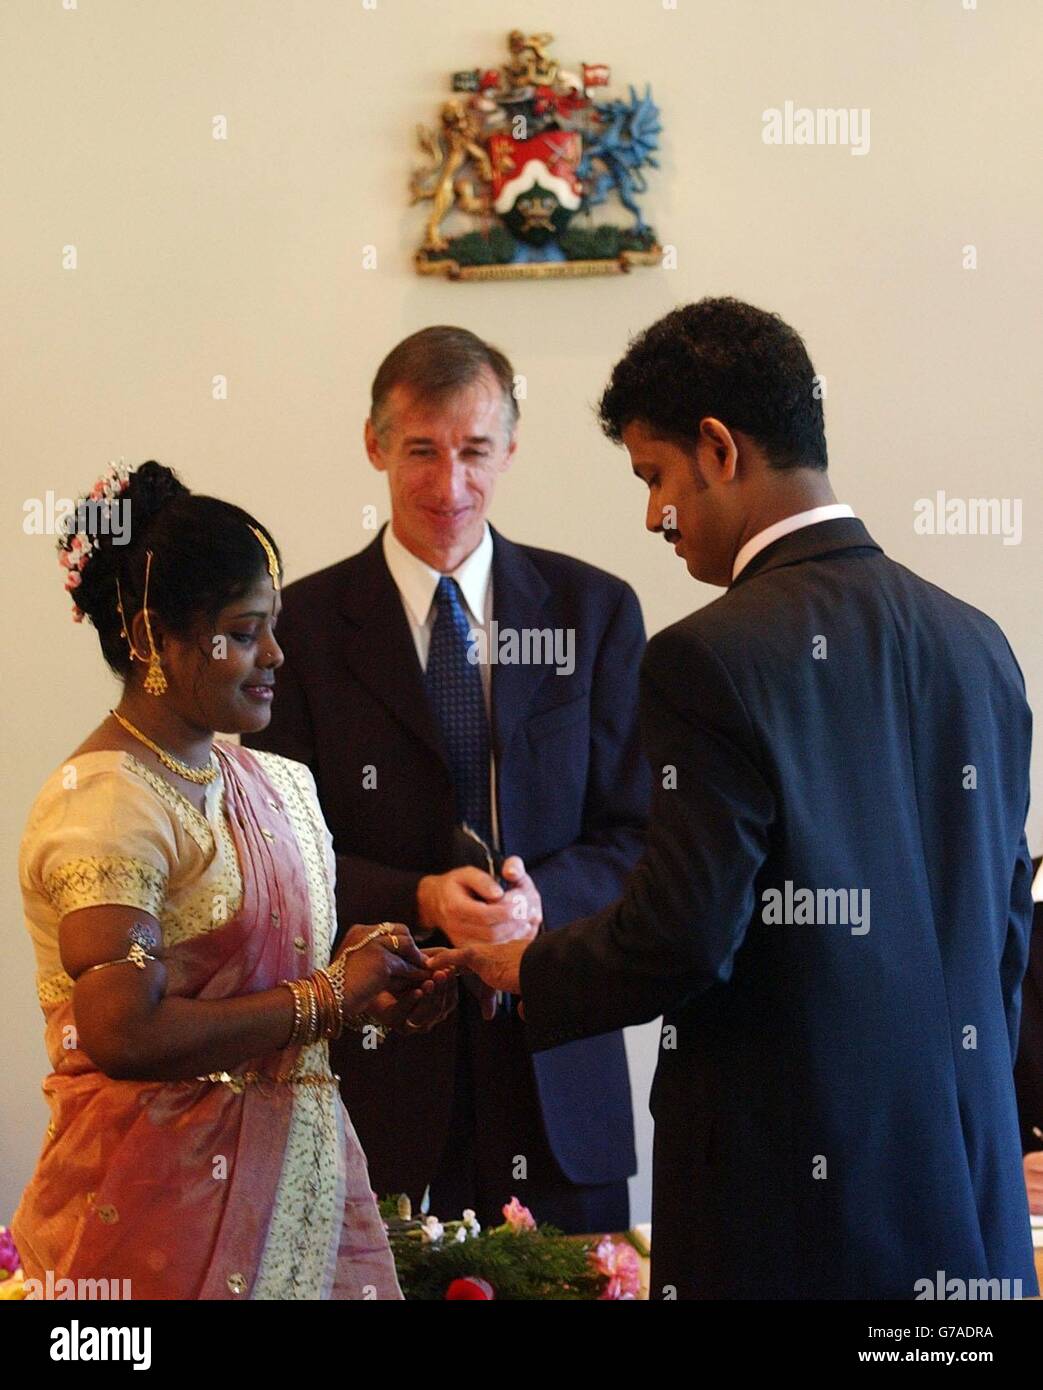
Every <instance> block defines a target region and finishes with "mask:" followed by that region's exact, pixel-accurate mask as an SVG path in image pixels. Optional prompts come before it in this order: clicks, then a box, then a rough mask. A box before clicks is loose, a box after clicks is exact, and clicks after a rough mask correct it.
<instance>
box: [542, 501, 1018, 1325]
mask: <svg viewBox="0 0 1043 1390" xmlns="http://www.w3.org/2000/svg"><path fill="white" fill-rule="evenodd" d="M821 638H825V639H826V642H827V646H826V648H825V654H826V659H816V651H817V652H818V655H819V657H821V656H822V654H823V648H822V646H821V641H820V639H821ZM642 721H643V728H644V734H645V739H646V748H647V751H648V754H649V758H650V762H651V764H652V767H653V772H654V774H655V770H656V769H660V768H663V767H664V766H672V767H673V768H674V769H676V772H675V773H670V772H668V773H667V777H666V779H665V780H666V781H667V783H668V786H667V788H664V787H663V786H662V785H661V784H662V781H663V780H664V779H662V778H659V779H658V780H657V781H656V784H655V787H656V789H655V795H654V800H653V807H652V816H651V819H650V822H649V828H648V847H647V851H646V853H645V855H644V856H643V858H642V860H641V863H640V864H639V865H638V867H637V869H636V870H635V872H634V873H633V874H632V875H631V877H630V878H629V880H628V881H627V885H626V889H625V892H624V895H623V898H622V900H621V902H620V903H618V904H617V905H615V906H613V907H611V908H608V909H607V910H605V911H603V912H601V913H600V914H599V915H597V916H595V917H594V918H593V919H592V920H587V921H583V922H577V923H572V924H571V925H569V926H567V927H565V928H563V929H562V930H560V931H557V932H553V933H551V934H550V935H549V936H547V937H546V938H543V939H538V940H536V941H535V942H533V944H532V945H531V946H530V947H529V949H528V950H527V951H526V953H525V955H524V957H523V963H522V993H523V997H524V1000H525V1009H526V1017H527V1026H528V1028H529V1031H530V1037H531V1041H532V1043H533V1045H534V1046H536V1047H550V1046H557V1045H559V1044H560V1043H561V1042H562V1041H563V1040H565V1039H568V1038H580V1037H586V1036H589V1035H590V1034H593V1033H596V1032H598V1030H599V1029H602V1028H621V1027H623V1026H624V1025H627V1024H633V1023H640V1022H643V1021H645V1020H648V1019H651V1018H654V1017H655V1016H656V1015H657V1014H659V1013H664V1014H665V1019H664V1024H665V1028H664V1035H663V1040H662V1047H661V1053H660V1061H659V1067H658V1070H657V1073H656V1078H655V1084H654V1088H653V1094H652V1110H653V1114H654V1116H655V1119H656V1138H655V1152H654V1165H653V1169H654V1171H653V1225H654V1239H653V1252H652V1260H653V1273H652V1280H653V1297H657V1296H662V1291H663V1288H664V1286H674V1287H675V1288H676V1289H677V1291H678V1296H680V1297H726V1298H747V1297H767V1298H772V1297H774V1298H897V1299H910V1298H913V1297H914V1296H915V1293H916V1292H917V1291H918V1290H915V1289H914V1285H915V1283H916V1281H917V1280H920V1279H930V1280H931V1281H934V1280H935V1277H936V1272H937V1271H938V1270H944V1271H945V1272H946V1277H947V1278H952V1277H958V1278H962V1279H965V1280H969V1279H971V1278H981V1277H986V1276H994V1277H998V1278H1001V1277H1008V1278H1011V1279H1014V1278H1020V1279H1021V1280H1022V1281H1023V1292H1024V1293H1025V1294H1026V1295H1027V1294H1031V1293H1034V1292H1035V1290H1036V1278H1035V1274H1034V1271H1033V1261H1032V1248H1031V1243H1030V1237H1029V1220H1028V1206H1027V1200H1026V1195H1025V1185H1024V1181H1023V1178H1022V1169H1021V1151H1020V1147H1019V1143H1018V1122H1017V1112H1016V1109H1015V1101H1014V1084H1013V1079H1012V1065H1013V1059H1014V1053H1015V1050H1016V1046H1017V1038H1018V1015H1019V1000H1020V991H1021V980H1022V976H1023V975H1024V973H1025V962H1026V956H1027V951H1028V936H1029V924H1030V921H1031V902H1030V891H1029V889H1030V873H1031V869H1030V863H1029V857H1028V853H1027V850H1026V845H1025V836H1024V829H1023V827H1024V825H1025V816H1026V810H1027V805H1028V789H1029V780H1028V768H1029V743H1030V731H1031V716H1030V713H1029V709H1028V706H1027V705H1026V703H1025V696H1024V688H1023V682H1022V678H1021V673H1020V671H1019V670H1018V667H1017V664H1016V662H1015V660H1014V658H1013V656H1012V654H1011V651H1010V648H1009V647H1008V645H1007V642H1006V640H1005V638H1004V636H1003V634H1002V632H1001V631H1000V630H999V628H998V627H997V626H996V624H995V623H993V622H992V621H991V620H990V619H989V618H987V617H985V616H984V614H982V613H979V612H977V611H976V610H975V609H973V608H970V607H968V605H967V604H965V603H961V602H960V601H959V600H957V599H955V598H953V597H951V596H950V595H949V594H947V593H944V592H943V591H942V590H940V589H937V588H935V587H934V585H932V584H928V583H926V582H925V581H924V580H922V579H919V578H918V577H917V576H916V575H914V574H912V573H910V571H909V570H907V569H905V568H903V566H901V565H899V564H895V563H894V562H893V561H891V560H889V559H888V558H887V557H886V556H885V555H884V554H883V552H882V551H881V550H880V548H879V546H877V545H876V544H875V543H874V542H873V540H872V539H871V538H870V536H869V535H868V533H867V532H866V529H865V527H864V526H863V525H862V523H861V522H860V521H857V520H854V519H842V520H834V521H826V522H820V523H818V524H817V525H814V526H810V527H807V528H805V529H803V530H798V531H796V532H793V533H791V534H790V535H788V536H785V537H783V538H781V539H780V540H778V541H775V542H774V543H773V544H772V545H770V546H768V547H766V548H765V549H764V550H763V551H762V552H761V553H760V554H758V555H757V556H756V557H755V558H754V559H753V560H752V561H751V563H750V564H749V566H748V567H747V568H746V569H745V570H743V572H742V573H741V574H740V575H739V578H738V580H737V581H736V582H735V583H734V584H733V585H732V587H731V588H730V589H729V590H728V591H727V592H726V593H725V594H724V595H723V596H722V597H720V598H719V599H717V600H716V601H715V602H713V603H711V604H709V605H708V606H707V607H706V608H704V609H702V610H701V611H700V612H698V613H694V614H692V615H691V616H690V617H688V618H686V619H684V620H683V621H682V622H680V623H677V624H675V625H674V626H672V627H670V628H667V629H666V630H665V631H664V632H661V633H659V634H658V635H657V636H656V637H655V638H653V639H652V641H651V642H650V643H649V645H648V649H647V653H646V656H645V659H644V662H643V665H642ZM970 765H973V766H974V768H976V777H977V786H976V789H974V790H971V789H970V788H969V786H967V785H965V784H968V783H969V782H970V780H971V777H972V775H971V774H970V773H969V772H968V771H966V769H967V768H968V767H969V766H970ZM675 778H676V789H670V787H669V784H671V783H673V782H674V779H675ZM787 881H788V882H790V883H792V884H793V885H794V888H795V889H796V888H807V887H810V888H812V889H816V890H817V889H829V888H854V889H856V890H861V891H865V890H868V891H869V893H870V899H869V902H870V917H869V926H870V930H869V931H868V933H865V934H860V935H854V934H852V931H851V927H850V926H849V925H848V926H845V925H842V924H841V922H840V921H834V924H833V925H829V924H828V914H827V909H828V904H826V903H824V904H823V910H822V912H821V913H820V916H819V920H820V921H823V922H825V923H826V924H823V925H802V924H800V922H799V921H797V922H795V923H794V924H793V925H769V924H768V923H767V922H766V921H765V920H764V919H763V917H762V913H761V909H762V906H763V904H764V902H765V900H764V898H763V897H762V894H763V893H764V892H765V890H768V889H777V890H779V891H780V892H784V891H785V884H786V883H787ZM848 901H850V900H848ZM859 902H860V900H859V899H856V900H855V905H856V911H857V910H858V906H859ZM861 902H863V903H864V899H861ZM791 915H792V914H791ZM838 915H839V914H838Z"/></svg>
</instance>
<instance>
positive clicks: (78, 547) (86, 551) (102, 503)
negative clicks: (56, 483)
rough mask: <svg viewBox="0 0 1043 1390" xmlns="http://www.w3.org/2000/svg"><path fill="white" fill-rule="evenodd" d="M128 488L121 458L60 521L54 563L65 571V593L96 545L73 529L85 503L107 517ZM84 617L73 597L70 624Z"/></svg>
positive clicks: (71, 590) (73, 585)
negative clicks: (95, 507)
mask: <svg viewBox="0 0 1043 1390" xmlns="http://www.w3.org/2000/svg"><path fill="white" fill-rule="evenodd" d="M129 486H130V469H129V468H127V467H125V466H124V463H123V460H122V459H120V461H119V463H115V462H112V461H110V463H109V466H108V468H107V469H106V470H105V472H104V473H103V474H102V475H101V477H100V478H99V479H98V481H97V482H96V483H95V484H94V486H93V487H92V488H91V490H90V492H89V493H87V495H86V497H79V498H77V500H76V503H75V505H74V506H73V509H72V511H71V512H69V513H68V514H67V515H66V516H65V518H64V519H63V521H62V524H61V526H60V527H59V531H58V563H59V564H60V565H61V566H62V567H63V568H64V569H65V570H67V571H68V573H67V574H66V576H65V589H66V592H67V593H69V594H72V593H74V592H75V590H76V589H77V588H78V587H79V584H80V572H81V571H82V569H83V567H84V565H86V563H87V561H88V560H89V559H90V558H91V554H92V552H93V551H94V549H95V547H96V542H95V541H94V539H93V538H92V537H91V536H89V535H87V534H86V533H85V532H83V531H78V530H77V529H76V528H77V525H78V524H79V518H80V517H81V516H82V515H83V514H84V512H85V511H86V510H87V509H88V504H89V503H92V502H93V503H96V504H98V507H99V508H100V511H101V513H102V514H103V515H104V516H106V517H107V515H108V511H109V508H110V507H111V506H112V504H113V502H114V501H115V500H116V499H117V498H118V497H119V496H120V494H121V493H124V492H126V490H127V488H128V487H129ZM84 616H85V615H84V613H83V611H82V609H81V608H80V607H79V605H78V604H77V602H76V600H75V598H74V599H73V601H72V617H73V622H76V623H82V622H83V619H84Z"/></svg>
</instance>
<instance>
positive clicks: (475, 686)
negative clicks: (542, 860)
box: [424, 574, 493, 849]
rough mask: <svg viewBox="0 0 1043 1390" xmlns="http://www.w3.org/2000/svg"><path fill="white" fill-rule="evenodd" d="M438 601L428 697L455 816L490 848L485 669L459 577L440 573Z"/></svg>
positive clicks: (427, 679) (426, 676) (426, 675)
mask: <svg viewBox="0 0 1043 1390" xmlns="http://www.w3.org/2000/svg"><path fill="white" fill-rule="evenodd" d="M434 602H435V605H436V614H435V622H434V627H433V628H432V631H431V645H430V648H429V649H428V653H427V670H426V671H425V673H424V682H425V685H426V686H427V696H428V699H429V700H430V701H431V708H432V709H433V710H434V713H435V717H436V719H437V720H438V723H439V726H440V728H441V730H442V737H443V739H444V740H445V746H446V751H447V753H448V754H449V766H450V768H451V769H452V774H453V786H454V788H455V791H456V812H457V816H458V817H459V819H460V820H461V821H466V822H467V824H468V825H469V826H470V827H471V829H472V830H473V831H474V832H475V834H476V835H480V836H481V838H482V839H483V840H484V841H485V843H486V845H488V846H489V848H490V849H492V847H493V829H492V811H491V802H490V796H489V757H490V745H489V720H488V717H487V715H486V712H485V696H484V694H483V691H482V673H481V668H480V667H479V665H478V663H477V662H471V661H468V659H467V653H468V650H469V648H470V647H471V642H470V640H469V633H470V631H471V624H470V622H469V621H468V617H467V614H466V612H465V611H464V605H463V602H462V599H461V595H460V586H459V585H458V584H457V582H456V580H455V579H451V578H450V577H449V576H448V575H445V574H444V575H442V577H441V579H439V581H438V588H437V589H436V591H435V598H434Z"/></svg>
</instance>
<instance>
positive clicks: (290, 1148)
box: [12, 461, 455, 1299]
mask: <svg viewBox="0 0 1043 1390" xmlns="http://www.w3.org/2000/svg"><path fill="white" fill-rule="evenodd" d="M121 509H125V516H126V514H129V519H130V522H131V523H132V524H131V526H130V528H129V539H128V535H127V534H126V528H125V527H123V528H121V527H119V526H116V525H114V524H112V523H113V522H114V521H115V520H116V516H117V513H118V511H119V510H121ZM59 558H60V560H61V562H62V564H63V566H64V567H65V569H66V572H67V578H66V588H67V589H68V590H69V591H70V592H71V594H72V596H73V599H74V612H73V616H74V618H76V619H77V620H81V619H82V618H83V617H84V616H86V617H88V618H89V619H90V621H91V622H92V624H93V625H94V627H95V628H96V629H97V632H98V636H99V639H100V642H101V648H102V653H103V655H104V657H105V659H106V661H107V662H108V664H109V666H110V667H111V668H112V669H113V671H115V672H116V673H117V675H118V676H119V677H120V678H121V679H122V682H123V690H122V695H121V698H120V701H119V704H118V706H117V708H116V709H115V710H112V711H111V712H110V714H109V716H108V717H107V718H105V719H104V720H102V722H101V723H100V724H99V725H98V727H97V728H96V729H95V730H94V731H93V732H92V733H91V734H89V735H88V737H87V738H86V739H84V741H83V742H82V743H81V744H80V746H79V747H78V748H77V749H76V750H75V752H73V753H72V754H70V755H69V756H68V757H67V758H65V759H64V760H63V762H62V764H61V766H60V767H58V768H56V769H55V770H54V771H53V772H52V773H51V775H50V777H48V779H47V780H46V782H45V783H44V785H43V787H42V788H41V790H40V792H39V795H38V796H37V798H36V801H35V802H34V804H33V807H32V809H31V811H30V814H29V819H28V823H27V826H26V830H25V834H24V838H23V840H22V845H21V851H20V856H19V874H20V881H21V889H22V896H23V902H24V908H25V916H26V922H27V925H28V929H29V932H30V935H31V937H32V941H33V946H34V949H35V952H36V960H37V989H38V993H39V999H40V1004H41V1007H42V1009H43V1013H44V1018H45V1020H46V1034H45V1037H46V1045H47V1051H48V1055H49V1058H50V1063H51V1067H52V1070H51V1073H50V1075H49V1076H48V1077H47V1078H46V1080H45V1081H44V1084H43V1089H44V1093H45V1095H46V1098H47V1101H48V1104H49V1106H50V1111H51V1121H50V1124H49V1125H48V1127H47V1134H46V1138H45V1141H44V1144H43V1148H42V1151H41V1154H40V1157H39V1160H38V1163H37V1167H36V1170H35V1173H34V1174H33V1177H32V1179H31V1180H30V1182H29V1184H28V1186H27V1188H26V1190H25V1193H24V1194H23V1197H22V1200H21V1203H20V1205H19V1207H18V1210H17V1212H16V1214H15V1216H14V1219H13V1222H12V1229H13V1234H14V1237H15V1240H16V1242H17V1245H18V1248H19V1250H20V1252H21V1255H22V1262H23V1266H24V1269H25V1274H26V1276H27V1278H33V1279H38V1280H40V1281H41V1282H43V1281H45V1279H46V1275H47V1272H48V1271H50V1272H51V1274H52V1278H53V1279H54V1280H55V1281H57V1279H60V1278H71V1279H73V1280H77V1279H101V1278H107V1279H111V1280H116V1279H119V1280H127V1279H129V1280H130V1285H131V1287H130V1292H131V1296H132V1297H133V1298H136V1299H148V1298H176V1299H248V1298H249V1299H254V1298H256V1299H273V1298H278V1299H317V1298H356V1299H363V1298H391V1299H398V1298H401V1297H402V1294H401V1291H400V1289H399V1286H398V1282H397V1280H396V1277H395V1269H394V1264H393V1261H392V1258H391V1253H390V1250H389V1247H388V1242H387V1237H386V1234H385V1231H384V1228H383V1224H382V1222H381V1220H380V1216H379V1214H378V1211H377V1207H376V1202H375V1200H374V1196H373V1194H372V1192H371V1191H370V1186H369V1178H368V1174H367V1171H366V1162H365V1157H364V1155H363V1153H362V1150H361V1148H360V1147H359V1143H358V1139H357V1138H356V1135H355V1131H354V1129H353V1127H352V1125H351V1121H350V1119H349V1118H348V1115H347V1112H346V1111H345V1109H344V1106H343V1103H342V1101H341V1099H340V1095H339V1093H338V1087H337V1078H336V1077H335V1076H334V1075H333V1073H332V1072H331V1070H330V1065H329V1057H328V1042H327V1040H328V1039H329V1038H331V1037H336V1036H337V1035H338V1034H339V1032H340V1030H341V1028H343V1027H345V1026H347V1027H356V1028H359V1029H362V1030H366V1029H368V1030H370V1032H371V1038H372V1042H373V1044H374V1045H375V1044H376V1042H377V1041H378V1040H379V1037H380V1036H382V1032H383V1030H384V1029H386V1028H389V1027H391V1028H401V1027H407V1026H408V1027H409V1028H411V1029H426V1028H429V1027H432V1026H433V1025H434V1024H435V1023H437V1022H438V1021H439V1020H440V1019H441V1018H442V1017H443V1016H444V1015H445V1014H446V1013H447V1012H448V1011H449V1009H450V1008H452V1006H453V1004H454V1002H455V994H454V990H455V985H454V982H453V979H452V978H451V975H450V973H449V972H447V971H441V970H437V969H435V967H434V965H433V964H431V963H429V962H428V960H427V959H426V958H425V956H424V955H423V954H422V953H421V952H420V951H418V949H417V948H416V946H415V945H414V943H413V941H412V939H411V937H410V935H409V932H408V930H407V929H406V928H405V927H402V926H400V925H396V924H390V923H383V924H381V925H380V926H368V927H366V926H356V927H352V929H351V930H350V931H349V932H348V933H347V934H346V936H345V938H344V941H343V943H342V945H341V948H340V950H339V951H338V953H337V954H336V956H335V958H334V960H333V961H332V963H331V962H330V952H331V946H332V942H333V938H334V934H335V931H336V912H335V905H334V895H333V889H334V857H333V851H332V842H331V838H330V835H329V831H328V830H327V829H326V825H325V823H324V821H323V818H322V813H321V811H320V809H319V803H318V799H317V796H316V791H315V784H314V781H313V778H312V775H311V773H310V771H309V770H308V769H307V768H306V767H304V766H303V765H302V764H300V763H296V762H292V761H290V760H289V759H286V758H281V757H277V756H276V755H274V754H271V753H262V752H254V751H250V750H248V749H245V748H242V747H239V746H238V745H235V744H232V743H229V742H224V741H215V739H214V730H215V729H216V730H221V731H223V732H226V733H238V732H245V731H255V730H258V729H261V728H263V727H264V726H265V724H266V723H267V722H268V719H269V718H270V707H271V701H272V699H273V697H274V698H276V699H277V698H278V693H277V692H278V685H277V681H276V676H275V672H276V670H277V668H278V667H279V665H280V664H281V662H282V653H281V651H280V650H279V646H278V644H277V642H276V639H275V634H274V629H275V625H276V621H277V618H278V614H279V605H280V601H281V600H280V594H279V589H280V559H279V554H278V551H277V550H276V548H275V544H274V542H273V541H272V540H271V538H270V536H269V535H268V533H267V532H266V531H265V530H264V528H263V527H261V526H260V525H259V523H258V522H256V521H255V520H254V518H252V517H251V516H249V515H248V514H247V513H246V512H244V511H242V510H241V509H240V508H238V507H235V506H232V505H231V504H229V503H227V502H223V501H219V500H217V499H216V498H212V497H204V496H198V495H195V494H193V493H190V492H189V491H188V489H187V488H185V487H184V486H183V485H182V484H181V483H180V481H179V480H178V479H177V477H176V475H175V474H174V473H173V472H172V471H171V470H170V469H167V468H165V467H163V466H162V465H160V464H158V463H155V462H151V461H150V462H148V463H145V464H142V465H141V467H140V468H138V469H136V470H133V471H129V470H126V469H123V468H114V469H111V470H110V472H109V473H108V474H107V475H106V476H105V477H103V478H102V479H101V480H99V482H98V483H97V484H95V487H94V488H93V489H92V491H91V494H90V495H89V497H88V498H85V499H82V501H81V503H80V504H79V505H78V506H77V508H76V510H75V512H74V513H73V514H72V516H71V517H70V518H69V519H68V522H67V525H66V527H65V529H64V531H63V534H62V535H61V537H60V539H59ZM367 1041H369V1039H367ZM123 1287H125V1286H123Z"/></svg>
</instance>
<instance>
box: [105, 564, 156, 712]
mask: <svg viewBox="0 0 1043 1390" xmlns="http://www.w3.org/2000/svg"><path fill="white" fill-rule="evenodd" d="M145 557H146V558H145V603H144V607H143V608H142V612H143V613H144V615H145V631H146V632H147V633H148V647H149V649H148V652H147V653H146V652H139V651H138V649H137V647H135V645H134V640H133V638H132V637H131V635H130V629H129V628H128V627H127V615H126V613H125V612H124V611H123V594H122V593H121V592H120V581H119V577H118V576H117V578H116V608H117V610H118V612H119V615H120V620H121V622H122V624H123V626H122V627H121V628H120V636H121V637H125V638H126V639H127V646H128V647H129V648H130V655H131V659H132V660H136V661H147V662H148V672H147V674H146V676H145V689H146V691H147V692H148V693H149V694H150V695H163V694H165V692H166V689H167V678H166V676H165V675H164V674H163V666H162V663H161V662H160V659H159V653H158V652H157V651H156V644H155V642H154V641H153V639H152V624H151V623H150V622H149V616H148V581H149V574H150V572H151V570H152V551H151V550H148V551H146V552H145Z"/></svg>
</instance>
